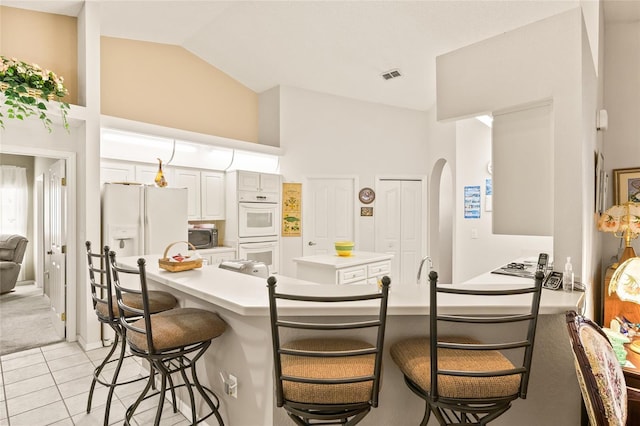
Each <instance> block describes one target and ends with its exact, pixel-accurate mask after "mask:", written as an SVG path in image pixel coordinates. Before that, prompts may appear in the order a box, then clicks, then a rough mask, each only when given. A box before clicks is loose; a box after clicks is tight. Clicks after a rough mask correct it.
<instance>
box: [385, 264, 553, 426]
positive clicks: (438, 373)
mask: <svg viewBox="0 0 640 426" xmlns="http://www.w3.org/2000/svg"><path fill="white" fill-rule="evenodd" d="M542 279H543V274H542V272H538V273H537V274H536V277H535V281H534V282H532V283H531V284H523V285H520V286H518V287H517V288H515V287H514V286H507V285H505V288H504V289H498V290H482V289H476V288H473V287H472V286H465V287H454V286H452V285H450V284H448V285H440V286H439V285H438V274H437V273H436V272H435V271H431V273H430V274H429V285H430V286H431V287H430V302H429V326H430V335H429V336H428V337H421V336H417V337H412V338H408V339H404V340H401V341H399V342H396V343H395V344H393V345H392V346H391V357H392V358H393V360H394V362H395V363H396V364H397V365H398V367H399V368H400V371H402V374H404V379H405V382H406V384H407V386H408V387H409V389H410V390H411V391H412V392H413V393H415V394H416V395H418V396H419V397H420V398H422V399H424V400H425V402H426V409H425V414H424V417H423V419H422V422H421V423H420V424H421V425H422V426H426V425H427V422H428V421H429V417H430V416H431V413H433V414H434V416H435V417H436V419H437V420H438V422H439V423H440V425H443V426H444V425H459V424H470V425H471V424H473V425H486V424H487V423H489V422H490V421H492V420H495V419H496V418H497V417H498V416H500V415H502V414H503V413H504V412H505V411H507V410H508V409H509V407H511V402H512V401H514V400H516V399H518V398H522V399H524V398H526V396H527V387H528V384H529V373H530V369H531V359H532V356H533V343H534V340H535V334H536V325H537V320H538V309H539V307H540V296H541V291H542ZM439 294H446V295H447V297H461V298H464V300H465V301H466V303H469V302H471V301H474V300H473V298H476V300H477V297H480V298H482V300H485V301H489V300H490V301H491V302H492V303H494V304H495V303H496V299H498V298H501V297H511V296H516V295H522V296H525V295H528V296H529V298H528V299H526V300H527V303H526V304H523V306H522V308H521V309H519V311H514V312H510V313H504V314H502V313H496V314H494V313H491V312H477V311H476V312H469V313H462V314H448V313H445V312H440V310H439V309H438V296H439ZM460 300H461V301H462V300H463V299H460ZM474 302H475V301H474ZM498 303H499V302H498ZM442 322H449V323H453V324H455V325H456V326H457V327H458V328H459V329H460V330H463V331H462V333H474V334H487V335H491V334H492V335H493V336H492V337H491V338H487V339H485V340H484V341H481V340H479V339H475V338H472V337H465V336H456V337H450V336H443V335H442V334H441V333H440V330H439V325H440V324H439V323H442ZM504 326H508V327H509V329H506V328H501V327H504ZM513 328H515V329H513ZM507 330H508V331H507ZM511 360H513V362H512V361H511ZM516 360H518V361H516Z"/></svg>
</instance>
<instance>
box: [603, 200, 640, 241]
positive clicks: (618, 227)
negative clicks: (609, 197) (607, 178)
mask: <svg viewBox="0 0 640 426" xmlns="http://www.w3.org/2000/svg"><path fill="white" fill-rule="evenodd" d="M598 230H599V231H603V232H613V233H621V234H622V233H624V232H625V231H627V230H629V232H631V233H632V234H636V235H637V234H640V204H638V203H625V204H620V205H615V206H611V207H609V208H608V209H607V210H606V211H605V212H604V213H602V215H601V216H600V219H599V220H598Z"/></svg>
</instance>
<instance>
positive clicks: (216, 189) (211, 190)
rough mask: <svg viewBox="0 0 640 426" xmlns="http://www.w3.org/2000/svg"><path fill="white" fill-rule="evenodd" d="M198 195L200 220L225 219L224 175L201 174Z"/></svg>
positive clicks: (217, 173)
mask: <svg viewBox="0 0 640 426" xmlns="http://www.w3.org/2000/svg"><path fill="white" fill-rule="evenodd" d="M200 186H201V189H200V194H201V197H202V198H201V204H202V205H201V212H202V219H207V220H222V219H224V218H225V197H224V173H221V172H205V171H203V172H201V174H200Z"/></svg>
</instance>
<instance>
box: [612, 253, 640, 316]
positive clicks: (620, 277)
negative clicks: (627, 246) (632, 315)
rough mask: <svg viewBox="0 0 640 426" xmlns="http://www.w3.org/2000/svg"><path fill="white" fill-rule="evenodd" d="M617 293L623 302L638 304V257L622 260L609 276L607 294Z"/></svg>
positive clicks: (639, 263)
mask: <svg viewBox="0 0 640 426" xmlns="http://www.w3.org/2000/svg"><path fill="white" fill-rule="evenodd" d="M613 293H615V294H617V295H618V297H619V298H620V300H622V301H624V302H633V303H637V304H640V257H632V258H631V259H627V260H626V261H624V262H623V263H622V264H621V265H620V266H618V268H617V269H616V271H615V272H614V273H613V276H612V277H611V281H610V282H609V294H613Z"/></svg>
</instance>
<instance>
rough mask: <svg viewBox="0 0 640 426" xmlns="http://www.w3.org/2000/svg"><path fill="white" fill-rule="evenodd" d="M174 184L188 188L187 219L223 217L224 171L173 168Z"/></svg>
mask: <svg viewBox="0 0 640 426" xmlns="http://www.w3.org/2000/svg"><path fill="white" fill-rule="evenodd" d="M174 172H175V178H174V180H175V184H172V183H170V185H171V186H177V187H184V188H187V189H188V192H189V197H188V209H187V211H188V218H189V220H223V219H224V218H225V196H224V173H222V172H213V171H206V170H196V169H183V168H176V169H175V171H174Z"/></svg>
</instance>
